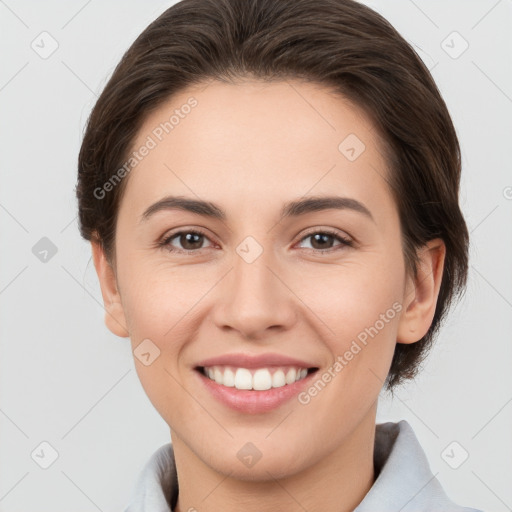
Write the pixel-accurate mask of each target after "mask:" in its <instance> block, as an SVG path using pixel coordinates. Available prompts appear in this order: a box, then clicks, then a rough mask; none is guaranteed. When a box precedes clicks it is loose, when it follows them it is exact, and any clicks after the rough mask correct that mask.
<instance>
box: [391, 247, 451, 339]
mask: <svg viewBox="0 0 512 512" xmlns="http://www.w3.org/2000/svg"><path fill="white" fill-rule="evenodd" d="M445 255H446V246H445V244H444V242H443V241H442V240H441V239H440V238H436V239H435V240H430V241H429V242H427V244H425V245H424V246H423V247H422V248H421V249H419V250H418V257H419V262H418V273H417V276H416V278H414V276H409V277H408V278H407V282H406V286H405V293H404V304H403V306H404V308H403V313H402V316H401V317H400V322H399V325H398V335H397V343H414V342H415V341H419V340H420V339H421V338H423V336H425V334H426V333H427V332H428V330H429V328H430V326H431V324H432V320H433V318H434V313H435V311H436V305H437V298H438V296H439V289H440V288H441V279H442V277H443V268H444V259H445Z"/></svg>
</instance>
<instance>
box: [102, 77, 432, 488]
mask: <svg viewBox="0 0 512 512" xmlns="http://www.w3.org/2000/svg"><path fill="white" fill-rule="evenodd" d="M191 98H193V99H191ZM187 105H188V106H187ZM173 114H174V117H173V118H172V119H171V121H170V118H171V116H172V115H173ZM166 123H167V124H166ZM144 146H145V147H146V150H144V149H141V148H143V147H144ZM132 150H133V151H137V154H138V157H137V158H140V161H139V160H137V163H136V165H135V167H134V168H133V169H132V170H131V171H130V173H129V181H128V183H127V188H126V190H125V194H124V196H123V199H122V202H121V205H120V210H119V216H118V223H117V233H116V251H117V257H116V277H117V281H116V285H117V287H118V288H117V289H118V292H119V296H118V300H119V303H118V304H117V308H116V307H113V308H112V309H111V310H110V313H109V315H108V316H110V317H111V320H110V321H108V322H109V326H110V328H111V330H112V331H113V332H115V333H116V334H119V335H121V336H125V335H127V334H129V336H130V338H131V343H132V349H133V350H134V354H135V365H136V369H137V372H138V375H139V378H140V380H141V382H142V385H143V387H144V389H145V391H146V393H147V395H148V397H149V399H150V400H151V402H152V403H153V405H154V406H155V408H156V409H157V410H158V412H159V413H160V414H161V416H162V417H163V418H164V419H165V421H166V422H167V423H168V425H169V426H170V429H171V435H172V439H173V443H175V445H178V444H179V445H180V446H183V447H186V448H184V449H186V450H189V452H190V453H193V454H194V456H195V457H196V458H197V460H200V461H202V463H204V464H206V465H208V466H209V467H211V468H214V469H215V470H217V471H220V472H223V473H225V474H227V473H231V474H232V475H238V476H239V477H240V478H245V479H257V478H267V477H268V474H269V473H270V474H271V475H273V476H274V477H278V476H285V475H292V474H294V473H297V472H298V471H301V470H305V469H307V468H310V467H312V466H313V465H314V464H316V463H318V462H319V461H320V460H322V459H324V458H325V457H327V456H328V455H331V454H333V453H336V450H340V449H341V447H343V446H347V443H349V440H350V439H353V437H354V436H355V435H356V433H357V432H358V429H360V428H362V426H364V425H366V426H368V428H369V426H370V425H371V426H374V420H375V410H376V399H377V397H378V394H379V391H380V389H381V387H382V384H383V381H384V380H385V378H386V375H387V373H388V370H389V367H390V364H391V359H392V355H393V350H394V347H395V344H396V342H397V338H398V341H399V342H412V341H415V340H416V339H419V338H420V337H421V336H422V335H423V334H424V332H423V331H422V332H418V329H420V330H421V326H419V327H418V326H416V327H414V326H413V327H411V325H406V322H407V315H406V314H405V312H406V310H407V308H408V306H409V305H410V303H411V302H412V301H413V299H414V286H413V285H412V283H411V282H410V280H409V278H408V277H407V274H406V269H405V265H404V258H403V253H402V245H401V235H400V226H399V218H398V212H397V208H396V205H395V203H394V201H393V198H392V195H391V191H390V189H389V185H388V183H387V181H386V179H387V177H388V172H389V171H388V169H387V168H386V166H385V161H384V157H383V154H382V153H381V150H382V148H381V147H379V140H378V136H377V133H376V130H375V129H374V127H373V126H372V125H371V124H370V122H369V121H368V120H367V118H366V117H365V116H364V115H363V113H362V112H361V111H359V110H358V109H355V108H354V107H353V106H351V105H350V104H349V103H348V102H346V101H345V100H343V99H342V98H341V97H340V96H337V95H334V94H333V93H331V92H329V91H328V90H327V89H325V88H323V87H320V86H318V85H314V84H308V83H301V82H299V81H293V82H275V83H272V84H268V83H267V84H265V83H263V82H259V81H256V82H249V81H244V82H241V83H239V84H237V85H232V84H229V85H228V84H225V83H220V82H216V81H214V82H211V83H210V84H209V85H208V86H206V87H205V84H203V85H202V87H199V86H196V87H193V88H189V89H187V90H184V91H182V92H181V93H180V94H178V95H176V96H174V97H173V98H172V99H171V100H170V101H168V102H167V103H166V104H165V105H163V106H161V107H160V108H158V109H157V110H156V111H154V112H153V113H151V115H150V116H149V117H148V118H147V119H146V120H145V123H144V125H143V127H142V128H141V130H140V132H139V134H138V137H137V139H136V141H135V143H134V145H133V148H132ZM144 155H145V156H144ZM125 179H126V178H125ZM107 193H108V192H107ZM171 196H172V197H174V198H176V197H178V198H180V199H181V200H182V202H181V207H180V204H179V203H177V202H176V201H174V202H173V200H171ZM166 198H167V199H168V203H167V205H166V203H160V202H161V201H165V200H166ZM322 198H329V201H328V202H327V201H324V202H322ZM313 199H314V201H312V200H313ZM203 203H204V205H203ZM187 204H188V205H189V206H186V205H187ZM155 205H159V206H155ZM191 232H192V233H191ZM194 232H199V233H200V234H199V235H197V234H196V235H195V234H194ZM105 286H106V285H105V283H104V282H102V289H103V291H104V290H105ZM116 293H117V292H116ZM110 300H113V301H114V302H115V301H116V299H115V297H114V299H112V296H111V298H110ZM112 319H114V320H112ZM120 325H125V326H126V328H127V331H124V330H123V329H122V328H121V327H120ZM425 326H426V328H428V325H426V324H425ZM415 329H416V336H415V337H414V340H413V339H412V338H410V337H409V338H408V337H407V336H406V335H405V334H403V333H405V332H413V331H414V330H415ZM424 330H425V329H424ZM141 343H142V345H140V344H141ZM139 345H140V346H139ZM300 370H302V371H300ZM306 371H307V375H306V376H304V375H305V373H306ZM205 373H206V374H208V373H210V375H211V377H212V378H210V377H208V375H205ZM212 379H214V380H212ZM296 379H299V380H296ZM269 386H271V387H270V389H268V388H269ZM251 387H256V388H258V389H249V388H251ZM239 388H242V389H239ZM367 432H370V430H369V429H368V430H367ZM299 446H300V449H298V447H299ZM369 449H370V447H369Z"/></svg>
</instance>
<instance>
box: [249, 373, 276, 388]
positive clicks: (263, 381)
mask: <svg viewBox="0 0 512 512" xmlns="http://www.w3.org/2000/svg"><path fill="white" fill-rule="evenodd" d="M271 387H272V376H271V375H270V372H269V371H268V370H256V373H255V374H254V377H253V378H252V388H253V389H255V390H257V391H264V390H265V389H270V388H271Z"/></svg>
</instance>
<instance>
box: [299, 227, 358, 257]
mask: <svg viewBox="0 0 512 512" xmlns="http://www.w3.org/2000/svg"><path fill="white" fill-rule="evenodd" d="M308 238H310V239H311V249H312V250H314V251H319V252H327V251H329V250H337V249H336V247H340V246H341V247H346V246H349V247H351V246H352V245H353V244H352V241H351V240H348V239H347V238H344V237H342V236H341V235H339V234H338V233H335V232H332V231H314V232H312V233H309V234H308V235H306V236H305V237H304V238H302V240H301V242H302V241H304V240H307V239H308ZM336 240H337V241H338V242H340V243H339V244H337V246H334V247H333V242H334V241H336Z"/></svg>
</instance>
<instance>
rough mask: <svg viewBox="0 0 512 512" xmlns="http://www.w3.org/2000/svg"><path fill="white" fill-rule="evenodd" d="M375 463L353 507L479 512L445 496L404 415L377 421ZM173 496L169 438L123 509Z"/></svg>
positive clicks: (159, 505) (164, 507) (374, 511)
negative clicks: (368, 485)
mask: <svg viewBox="0 0 512 512" xmlns="http://www.w3.org/2000/svg"><path fill="white" fill-rule="evenodd" d="M374 466H375V470H376V472H377V478H376V480H375V482H374V484H373V486H372V487H371V489H370V490H369V491H368V493H367V494H366V496H365V497H364V498H363V501H362V502H361V503H360V504H359V505H358V506H357V508H356V509H355V510H354V512H482V511H481V510H476V509H474V508H466V507H462V506H459V505H456V504H455V503H453V502H452V501H451V500H450V499H449V498H448V496H447V495H446V493H445V492H444V490H443V488H442V487H441V484H440V483H439V481H438V480H437V479H436V478H435V476H434V475H433V474H432V471H431V470H430V466H429V464H428V461H427V457H426V455H425V452H424V451H423V449H422V448H421V446H420V444H419V442H418V439H417V438H416V435H415V434H414V431H413V430H412V428H411V426H410V425H409V423H407V421H405V420H402V421H399V422H398V423H393V422H387V423H380V424H377V425H376V431H375V450H374ZM177 499H178V480H177V476H176V468H175V465H174V453H173V449H172V445H171V443H167V444H165V445H164V446H162V447H160V448H159V449H158V450H157V451H156V452H155V453H154V454H153V455H152V456H151V458H150V459H149V461H148V462H147V463H146V465H145V466H144V468H143V469H142V471H141V472H140V474H139V477H138V481H137V484H136V487H135V489H134V490H133V492H132V495H131V499H130V505H129V506H128V508H127V509H126V510H125V512H172V510H173V509H172V507H174V506H175V504H176V501H177Z"/></svg>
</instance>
